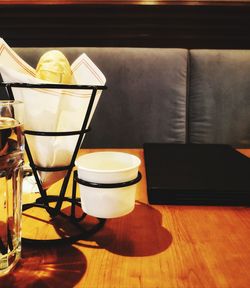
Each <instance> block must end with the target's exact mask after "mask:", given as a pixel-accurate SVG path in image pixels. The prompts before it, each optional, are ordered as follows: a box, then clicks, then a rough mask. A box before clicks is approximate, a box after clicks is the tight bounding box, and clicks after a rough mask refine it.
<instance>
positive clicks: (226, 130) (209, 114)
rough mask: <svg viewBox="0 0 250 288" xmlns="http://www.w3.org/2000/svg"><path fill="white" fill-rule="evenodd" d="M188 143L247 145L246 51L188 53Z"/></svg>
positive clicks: (249, 69) (249, 57)
mask: <svg viewBox="0 0 250 288" xmlns="http://www.w3.org/2000/svg"><path fill="white" fill-rule="evenodd" d="M189 71H190V73H189V76H190V80H189V93H188V111H187V113H188V117H187V118H188V127H189V128H188V140H189V141H190V142H192V143H221V144H231V145H235V146H245V145H246V146H249V145H250V50H248V51H247V50H191V51H190V69H189Z"/></svg>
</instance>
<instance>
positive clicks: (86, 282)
mask: <svg viewBox="0 0 250 288" xmlns="http://www.w3.org/2000/svg"><path fill="white" fill-rule="evenodd" d="M119 150H122V151H125V152H129V153H132V154H135V155H137V156H139V157H140V158H141V159H142V160H143V150H141V149H119ZM89 151H90V150H81V151H80V152H79V153H80V154H81V153H86V152H89ZM91 151H93V150H91ZM95 151H96V150H95ZM242 151H243V150H242ZM243 152H244V153H246V154H247V155H248V156H250V151H249V150H246V151H243ZM140 171H141V172H142V174H143V179H142V181H141V182H140V184H139V187H138V193H137V203H136V207H135V209H134V211H133V212H132V213H130V214H128V215H126V216H124V217H120V218H116V219H110V220H107V222H106V224H105V226H104V227H103V228H102V229H101V230H100V231H99V232H97V233H96V234H95V235H94V236H92V237H91V238H89V239H87V240H80V241H79V242H77V243H75V244H71V245H70V244H62V245H58V244H57V245H52V246H47V245H40V246H33V245H27V244H24V245H23V249H22V260H21V261H20V263H19V264H18V265H17V267H16V268H15V270H14V271H13V272H11V273H10V274H9V275H8V276H6V277H5V278H2V279H0V287H1V288H2V287H8V288H10V287H18V288H22V287H25V288H26V287H41V288H42V287H57V288H58V287H62V288H67V287H86V288H104V287H105V288H112V287H114V288H136V287H143V288H153V287H164V288H167V287H170V288H173V287H180V288H182V287H198V288H201V287H218V288H225V287H233V288H243V287H246V288H248V287H249V285H250V273H249V267H250V245H249V239H250V209H249V208H245V207H212V206H210V207H206V206H168V205H158V206H157V205H149V204H148V202H147V193H146V179H145V167H144V162H143V161H142V165H141V167H140ZM57 185H59V184H57ZM70 185H71V183H70ZM70 185H69V186H70ZM55 186H56V185H55ZM51 189H53V190H55V189H56V187H52V188H51ZM28 197H34V195H31V196H28ZM24 198H25V197H24ZM26 198H27V196H26ZM28 200H29V199H25V200H24V201H28ZM65 209H66V208H65ZM24 214H25V215H24V216H23V234H24V235H25V236H29V237H31V238H32V237H34V238H36V237H41V236H42V237H44V238H47V239H51V238H55V237H57V234H63V233H66V232H68V229H70V228H67V225H68V224H67V223H64V222H63V221H61V220H60V219H59V220H58V219H55V220H53V221H51V220H50V219H49V218H48V216H47V214H46V213H45V212H43V211H41V209H40V210H36V212H34V213H33V214H32V211H31V212H30V214H32V215H31V216H27V214H28V213H27V212H25V213H24ZM39 219H40V220H39ZM37 223H39V225H38V224H37Z"/></svg>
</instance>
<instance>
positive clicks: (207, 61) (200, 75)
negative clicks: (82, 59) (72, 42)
mask: <svg viewBox="0 0 250 288" xmlns="http://www.w3.org/2000/svg"><path fill="white" fill-rule="evenodd" d="M50 49H52V48H16V49H15V50H16V52H17V53H18V54H19V55H20V56H21V57H22V58H23V59H24V60H25V61H27V62H28V63H29V64H30V65H32V66H33V67H35V66H36V64H37V62H38V60H39V58H40V56H41V55H42V54H43V53H44V52H46V51H48V50H50ZM57 49H60V50H61V51H62V52H63V53H65V55H66V56H67V58H68V59H69V61H70V62H73V61H74V60H75V59H76V58H77V57H78V56H79V55H80V54H81V53H83V52H85V53H86V54H87V55H88V56H89V57H90V58H91V59H92V60H93V62H94V63H95V64H96V65H97V66H98V67H99V68H100V70H101V71H102V72H103V73H104V75H105V76H106V78H107V83H106V84H107V86H108V90H107V91H104V92H103V94H102V97H101V99H100V101H99V104H98V106H97V109H96V111H95V114H94V117H93V119H92V122H91V127H92V131H91V132H90V133H88V135H87V136H86V137H85V139H84V142H83V147H142V145H143V143H144V142H168V143H187V142H192V143H227V144H233V145H236V146H244V145H246V146H249V147H250V50H249V51H243V50H233V51H230V50H190V51H188V50H186V49H168V48H93V47H90V48H74V47H71V48H57ZM186 111H187V113H186Z"/></svg>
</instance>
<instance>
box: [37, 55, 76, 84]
mask: <svg viewBox="0 0 250 288" xmlns="http://www.w3.org/2000/svg"><path fill="white" fill-rule="evenodd" d="M36 77H37V78H39V79H42V80H45V81H49V82H54V83H62V84H73V79H72V78H73V77H72V70H71V67H70V64H69V61H68V59H67V58H66V57H65V55H64V54H63V53H62V52H61V51H58V50H50V51H48V52H46V53H45V54H43V55H42V56H41V58H40V60H39V62H38V64H37V67H36Z"/></svg>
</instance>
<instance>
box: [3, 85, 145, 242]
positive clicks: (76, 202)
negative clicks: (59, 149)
mask: <svg viewBox="0 0 250 288" xmlns="http://www.w3.org/2000/svg"><path fill="white" fill-rule="evenodd" d="M0 86H4V87H5V88H6V90H7V93H8V95H9V98H10V99H12V100H14V95H13V91H12V88H13V87H19V88H39V89H41V88H49V89H62V88H63V89H88V90H92V93H91V97H90V101H89V104H88V108H87V112H86V115H85V117H84V120H83V123H82V127H81V130H79V131H67V132H43V131H33V130H25V131H24V134H25V135H36V136H47V137H48V136H53V137H55V136H56V137H67V136H71V135H79V137H78V140H77V144H76V147H75V149H74V152H73V155H72V158H71V161H70V164H69V165H67V166H60V167H50V168H48V167H41V166H38V165H36V164H35V163H34V161H33V157H32V154H31V151H30V148H29V145H28V142H27V140H26V139H25V149H26V153H27V156H28V159H29V162H30V166H31V168H32V171H33V174H34V177H35V180H36V182H37V186H38V188H39V192H40V197H39V198H38V199H36V201H35V202H33V203H28V204H24V205H23V211H25V210H28V209H30V208H33V207H37V208H42V209H45V210H46V211H47V212H48V214H49V215H50V217H51V218H54V217H56V216H58V215H59V216H63V217H65V218H67V219H68V220H69V221H70V222H71V223H73V224H74V225H75V226H76V227H78V228H79V230H80V233H79V234H78V235H76V236H70V237H66V238H60V239H55V240H35V239H27V238H22V240H23V241H24V242H28V243H31V244H36V243H38V244H40V243H43V244H50V243H57V242H75V241H78V240H80V239H86V238H87V237H90V236H91V235H93V234H94V233H96V232H97V231H99V230H100V229H101V228H102V227H103V225H104V223H105V221H106V219H101V218H97V220H98V223H97V224H96V225H94V226H93V227H92V228H90V229H84V228H83V227H82V225H80V222H81V221H84V220H85V218H86V216H87V214H86V213H84V212H82V213H81V216H77V215H76V207H81V204H80V199H79V198H77V197H76V183H79V184H81V185H85V186H89V187H99V188H118V187H126V186H130V185H134V184H136V183H137V182H139V181H140V180H141V173H140V172H138V175H137V177H136V178H135V179H133V180H131V181H127V182H122V183H115V184H114V183H112V184H102V183H93V182H87V181H84V180H81V179H79V178H78V176H77V171H74V177H73V187H72V195H71V197H66V196H65V193H66V189H67V186H68V183H69V178H70V175H71V172H72V170H73V168H74V163H75V159H76V156H77V153H78V150H79V148H80V145H81V142H82V139H83V136H84V134H85V133H87V132H89V131H90V129H87V123H88V120H89V117H90V113H91V110H92V107H93V103H94V100H95V96H96V93H97V91H98V90H105V89H106V88H107V87H106V86H90V85H65V84H27V83H0ZM38 171H46V172H56V171H66V176H65V177H64V179H63V184H62V187H61V190H60V192H59V195H48V194H47V191H46V189H44V188H43V187H42V183H41V181H40V178H39V175H38ZM52 202H53V203H56V205H55V206H54V207H52V206H51V205H50V203H52ZM63 202H69V203H70V204H71V209H70V215H67V214H65V213H64V212H63V211H62V204H63Z"/></svg>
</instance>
